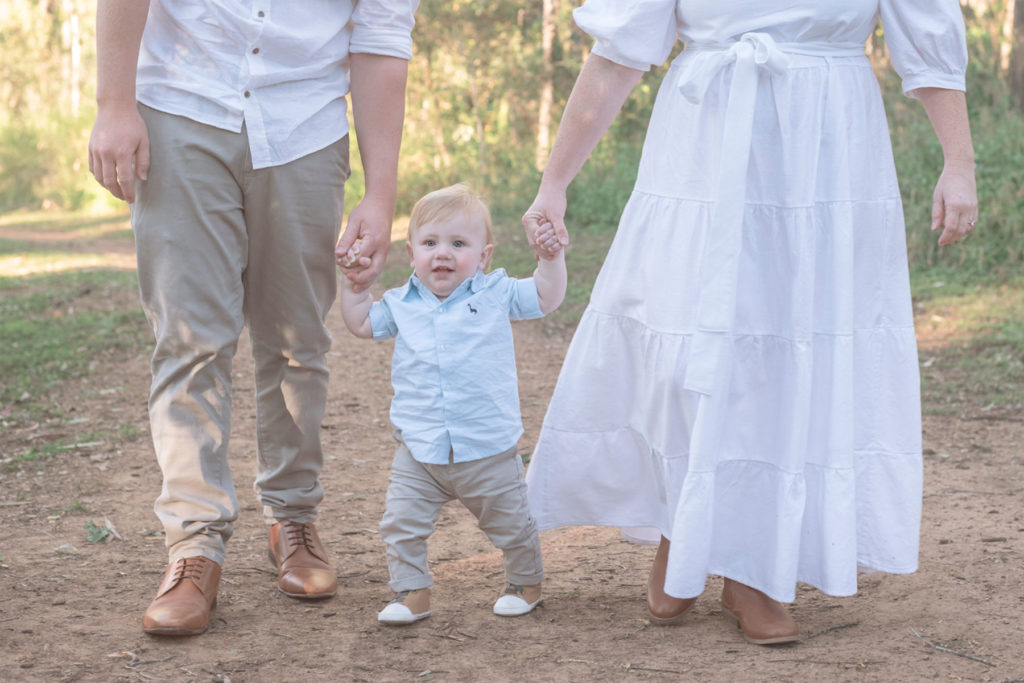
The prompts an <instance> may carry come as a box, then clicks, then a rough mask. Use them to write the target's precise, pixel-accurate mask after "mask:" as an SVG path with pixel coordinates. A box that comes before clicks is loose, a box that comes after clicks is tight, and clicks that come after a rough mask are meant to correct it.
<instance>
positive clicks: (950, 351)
mask: <svg viewBox="0 0 1024 683" xmlns="http://www.w3.org/2000/svg"><path fill="white" fill-rule="evenodd" d="M970 277H971V276H969V275H965V274H963V273H961V272H959V271H953V270H949V269H933V270H928V271H924V272H920V273H915V275H914V276H913V277H912V279H911V286H912V288H913V291H914V300H915V318H916V324H917V334H918V340H919V345H920V352H921V354H920V355H921V387H922V400H923V403H924V408H925V412H926V413H929V414H935V415H957V414H964V413H972V414H974V413H991V412H995V413H997V414H998V413H1011V412H1013V413H1016V412H1020V411H1021V410H1024V277H1021V276H1017V277H1016V278H1014V279H1012V280H1010V281H999V280H991V281H985V280H984V279H982V280H981V282H978V281H973V282H972V281H971V279H970Z"/></svg>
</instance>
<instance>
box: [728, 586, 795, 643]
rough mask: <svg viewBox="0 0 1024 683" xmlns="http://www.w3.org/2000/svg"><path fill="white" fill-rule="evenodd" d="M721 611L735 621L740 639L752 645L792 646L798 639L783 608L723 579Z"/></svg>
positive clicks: (791, 618)
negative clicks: (740, 632) (782, 644)
mask: <svg viewBox="0 0 1024 683" xmlns="http://www.w3.org/2000/svg"><path fill="white" fill-rule="evenodd" d="M722 607H723V608H724V609H725V611H726V612H728V613H729V614H730V615H732V617H733V618H734V619H736V622H737V623H738V625H739V628H740V630H741V631H743V637H744V638H746V639H747V640H748V641H750V642H751V643H754V644H755V645H779V644H781V643H792V642H794V641H795V640H797V638H798V637H799V634H800V632H799V629H797V626H796V622H795V621H794V620H793V617H791V616H790V615H789V612H788V611H787V610H786V608H785V607H784V606H783V605H782V604H780V603H778V602H776V601H775V600H772V599H771V598H769V597H768V596H767V595H765V594H764V593H762V592H761V591H759V590H757V589H756V588H751V587H750V586H746V585H744V584H742V583H740V582H738V581H733V580H732V579H726V580H725V585H724V586H723V587H722Z"/></svg>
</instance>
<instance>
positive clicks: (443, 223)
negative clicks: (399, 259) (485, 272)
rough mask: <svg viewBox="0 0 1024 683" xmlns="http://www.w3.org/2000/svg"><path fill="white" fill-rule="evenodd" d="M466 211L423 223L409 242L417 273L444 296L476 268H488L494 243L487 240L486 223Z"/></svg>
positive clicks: (435, 292)
mask: <svg viewBox="0 0 1024 683" xmlns="http://www.w3.org/2000/svg"><path fill="white" fill-rule="evenodd" d="M474 218H475V217H469V216H466V215H463V214H458V213H457V214H454V215H452V216H449V217H448V218H445V219H444V220H439V221H434V222H432V223H424V224H423V225H421V226H419V227H418V228H416V229H414V230H413V233H412V239H411V240H410V241H409V242H406V248H407V249H408V250H409V259H410V261H411V262H412V270H413V272H414V273H416V277H418V278H419V279H420V281H421V282H423V284H424V285H426V286H427V288H428V289H429V290H430V291H431V292H433V293H434V296H436V297H437V298H438V299H441V300H444V299H445V298H447V297H448V295H449V294H451V293H452V292H454V291H455V288H456V287H458V286H459V285H461V284H462V283H463V282H464V281H465V280H466V279H467V278H471V277H473V275H475V274H476V271H477V269H483V268H486V267H487V265H488V262H489V261H490V259H491V250H492V249H493V245H490V244H487V231H486V229H485V228H484V226H483V225H482V224H481V223H480V222H479V221H478V220H475V219H474Z"/></svg>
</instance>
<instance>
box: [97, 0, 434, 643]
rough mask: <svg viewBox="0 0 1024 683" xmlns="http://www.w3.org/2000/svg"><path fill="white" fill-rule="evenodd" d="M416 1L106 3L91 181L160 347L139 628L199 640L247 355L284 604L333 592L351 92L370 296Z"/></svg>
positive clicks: (386, 229) (261, 484)
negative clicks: (332, 517) (325, 532)
mask: <svg viewBox="0 0 1024 683" xmlns="http://www.w3.org/2000/svg"><path fill="white" fill-rule="evenodd" d="M417 4H418V0H391V1H388V0H307V1H306V2H301V3H293V2H286V1H284V0H245V1H242V0H219V1H214V0H152V2H147V1H146V0H100V2H99V4H98V9H97V45H98V50H97V53H98V83H97V101H98V105H99V108H98V114H97V118H96V123H95V125H94V127H93V132H92V139H91V141H90V152H89V164H90V170H91V171H92V173H93V175H94V176H95V177H96V179H97V180H98V181H99V182H100V183H101V184H102V185H103V186H104V187H105V188H107V189H108V190H109V191H110V192H111V193H112V194H113V195H114V196H116V197H118V198H120V199H123V200H125V201H127V202H128V203H130V204H131V207H132V212H131V213H132V228H133V230H134V232H135V239H136V248H137V251H138V263H139V286H140V294H141V300H142V304H143V308H144V309H145V311H146V315H147V318H148V319H149V321H150V323H151V324H152V326H153V330H154V333H155V336H156V347H155V351H154V354H153V359H152V372H153V384H152V388H151V392H150V401H149V410H150V424H151V427H152V433H153V443H154V446H155V449H156V455H157V461H158V463H159V465H160V468H161V471H162V473H163V488H162V492H161V494H160V496H159V498H158V499H157V501H156V505H155V510H156V513H157V516H158V517H159V518H160V520H161V522H162V524H163V526H164V529H165V531H166V534H167V546H168V550H169V560H170V563H169V565H168V567H167V570H166V573H165V575H164V579H163V581H162V582H161V584H160V586H159V588H158V590H157V597H156V599H155V600H154V601H153V603H152V604H151V605H150V606H149V609H147V611H146V614H145V616H144V618H143V628H144V629H145V631H147V632H149V633H154V634H163V635H191V634H197V633H202V632H203V631H205V630H206V628H207V625H208V623H209V618H210V610H211V608H212V606H213V604H214V601H215V598H216V593H217V586H218V583H219V580H220V569H221V565H222V564H223V562H224V556H225V545H226V543H227V540H228V538H230V536H231V533H232V523H233V522H234V520H235V519H236V518H237V516H238V503H237V500H236V498H235V492H234V488H233V485H232V480H231V474H230V472H229V470H228V463H227V447H228V435H229V432H230V415H231V399H230V391H231V360H232V357H233V355H234V352H235V348H236V345H237V340H238V337H239V335H240V334H241V331H242V327H243V326H244V325H245V324H248V326H249V334H250V338H251V340H252V349H253V358H254V374H255V384H256V405H257V432H258V433H257V438H258V445H259V466H258V474H257V478H256V490H257V492H258V494H259V496H260V500H261V502H262V504H263V510H264V516H265V517H266V519H267V522H268V524H270V525H271V526H270V532H269V547H270V554H271V557H272V559H273V561H274V563H275V564H276V566H277V569H278V586H279V588H280V590H282V591H283V592H284V593H286V594H287V595H289V596H291V597H294V598H324V597H329V596H331V595H334V593H335V591H336V590H337V578H336V573H335V570H334V568H333V567H332V566H331V563H330V561H329V559H328V555H327V553H326V551H325V549H324V547H323V545H322V543H321V542H320V539H319V537H318V536H317V533H316V528H315V527H314V521H315V520H316V512H317V505H318V503H319V502H320V500H321V498H322V489H321V486H320V483H319V473H320V469H321V465H322V459H323V458H322V452H321V446H320V437H319V432H320V422H321V419H322V416H323V412H324V408H325V403H326V397H327V379H328V370H327V364H326V353H327V350H328V349H329V347H330V335H329V333H328V331H327V329H326V327H325V325H324V320H325V318H326V316H327V312H328V310H329V308H330V306H331V304H332V302H333V301H334V297H335V292H336V286H337V282H336V275H335V270H334V249H335V243H336V242H338V231H339V226H340V225H341V221H342V214H343V209H344V183H345V179H346V178H347V177H348V174H349V166H348V137H347V133H348V124H347V121H346V102H345V95H346V94H348V93H349V92H351V95H352V108H353V119H354V122H355V128H356V133H357V135H358V138H359V148H360V156H361V158H362V162H363V167H364V169H365V175H366V194H365V197H364V198H363V200H362V201H361V202H360V204H359V205H358V206H356V207H355V208H354V209H353V210H352V212H351V214H350V216H349V221H348V225H347V226H346V230H345V234H344V235H343V237H342V239H341V241H340V243H338V246H339V248H344V249H348V248H349V247H351V246H352V245H354V244H356V243H358V244H359V251H360V254H361V256H360V260H361V262H362V263H363V265H364V266H366V267H365V268H364V269H361V270H359V271H358V272H354V274H353V276H352V280H353V285H354V286H355V287H357V288H360V289H365V288H366V287H368V286H369V285H370V283H371V282H372V281H373V280H374V279H375V278H376V277H377V275H379V274H380V271H381V270H382V268H383V266H384V260H385V258H386V255H387V249H388V246H389V236H390V229H391V220H392V216H393V213H394V204H395V196H396V184H397V179H396V176H397V166H398V148H399V144H400V141H401V129H402V121H403V118H404V92H405V80H406V73H407V67H408V59H409V58H410V57H411V54H412V53H411V50H412V39H411V31H412V26H413V12H414V11H415V9H416V6H417Z"/></svg>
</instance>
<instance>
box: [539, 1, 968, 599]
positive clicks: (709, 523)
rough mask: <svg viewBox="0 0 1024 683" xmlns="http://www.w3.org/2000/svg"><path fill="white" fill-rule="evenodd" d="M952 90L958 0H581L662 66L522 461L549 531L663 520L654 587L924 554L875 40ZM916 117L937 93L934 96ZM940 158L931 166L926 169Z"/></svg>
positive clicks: (851, 583) (834, 589)
mask: <svg viewBox="0 0 1024 683" xmlns="http://www.w3.org/2000/svg"><path fill="white" fill-rule="evenodd" d="M879 15H881V20H882V25H883V29H884V31H885V37H886V42H887V45H888V48H889V53H890V55H891V58H892V62H893V64H894V65H895V68H896V70H897V72H898V73H899V74H900V75H901V77H902V79H903V87H904V91H905V92H907V93H909V94H913V90H915V89H916V88H921V87H940V88H949V89H955V90H963V88H964V69H965V65H966V48H965V44H964V25H963V19H962V16H961V14H960V9H959V6H958V4H957V3H956V1H955V0H883V1H882V2H878V0H797V1H796V2H787V3H775V2H762V1H759V0H678V1H677V0H631V1H629V2H626V1H624V0H590V1H589V2H588V3H587V4H586V5H585V6H584V7H582V8H579V9H577V10H576V12H575V18H576V22H577V23H578V24H579V25H580V26H581V27H582V28H583V29H584V30H585V31H587V32H588V33H590V34H591V35H592V36H594V38H595V39H596V43H595V47H594V53H595V54H598V55H601V56H603V57H606V58H608V59H611V60H612V61H615V62H618V63H620V64H624V65H626V66H630V67H633V68H638V69H647V68H649V67H650V65H652V64H658V63H661V62H663V61H664V60H665V59H666V58H667V57H668V54H669V52H670V50H671V48H672V45H673V43H674V42H675V41H676V40H677V39H679V40H683V41H684V42H685V43H686V49H685V50H684V51H683V52H682V53H681V54H680V55H679V56H678V57H677V58H676V60H675V62H674V63H673V65H672V67H671V69H670V70H669V72H668V74H667V76H666V78H665V80H664V82H663V84H662V86H661V90H660V92H659V94H658V99H657V103H656V105H655V108H654V112H653V115H652V118H651V121H650V126H649V129H648V133H647V139H646V142H645V145H644V150H643V157H642V160H641V162H640V169H639V175H638V178H637V181H636V186H635V188H634V191H633V194H632V196H631V198H630V200H629V203H628V204H627V205H626V207H625V209H624V212H623V215H622V218H621V221H620V223H619V228H618V232H617V234H616V236H615V240H614V242H613V244H612V246H611V249H610V251H609V253H608V256H607V260H606V261H605V264H604V266H603V268H602V270H601V273H600V276H599V277H598V279H597V282H596V284H595V286H594V290H593V293H592V296H591V300H590V305H589V307H588V308H587V310H586V312H585V314H584V315H583V318H582V320H581V321H580V324H579V327H578V329H577V332H576V335H575V337H574V339H573V341H572V344H571V346H570V348H569V351H568V354H567V357H566V359H565V364H564V366H563V368H562V371H561V375H560V376H559V380H558V385H557V387H556V389H555V392H554V395H553V397H552V401H551V405H550V407H549V409H548V413H547V416H546V417H545V420H544V425H543V429H542V431H541V435H540V438H539V441H538V444H537V446H536V450H535V453H534V456H533V460H532V462H531V463H530V467H529V472H528V475H527V481H528V483H529V495H530V502H531V506H532V509H533V512H534V514H535V516H536V518H537V521H538V524H539V526H540V528H542V529H547V528H551V527H555V526H564V525H607V526H620V527H650V528H653V530H655V537H656V536H657V532H659V531H660V533H661V534H664V535H665V536H666V537H667V538H669V539H671V541H672V546H671V553H670V556H669V561H668V577H667V580H666V584H665V589H666V591H667V592H668V593H669V594H671V595H675V596H678V597H693V596H696V595H699V594H700V593H701V592H702V591H703V589H704V585H705V580H706V576H707V575H708V574H717V575H722V576H726V577H729V578H732V579H735V580H737V581H740V582H742V583H744V584H747V585H750V586H753V587H755V588H758V589H760V590H761V591H763V592H765V593H767V594H768V595H770V596H771V597H773V598H775V599H776V600H781V601H791V600H793V598H794V595H795V585H796V583H797V582H798V581H802V582H805V583H808V584H811V585H813V586H816V587H817V588H819V589H821V590H822V591H824V592H826V593H828V594H831V595H850V594H853V593H855V592H856V589H857V571H858V567H862V568H870V569H873V570H881V571H886V572H895V573H905V572H912V571H914V570H915V569H916V567H917V553H918V534H919V530H920V509H921V477H922V471H921V424H920V393H919V378H918V366H917V351H916V344H915V338H914V329H913V317H912V311H911V302H910V288H909V282H908V276H907V258H906V247H905V236H904V224H903V213H902V205H901V201H900V194H899V189H898V187H897V182H896V175H895V169H894V165H893V160H892V151H891V147H890V140H889V132H888V129H887V125H886V119H885V113H884V109H883V106H882V101H881V97H880V92H879V87H878V83H877V80H876V78H875V75H874V73H873V71H872V67H871V64H870V63H869V61H868V59H867V58H866V56H865V55H864V43H865V41H866V40H867V38H868V37H869V35H870V33H871V31H872V30H873V28H874V26H875V22H876V20H877V18H878V17H879ZM922 115H923V114H922ZM938 171H939V169H936V174H937V173H938Z"/></svg>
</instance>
